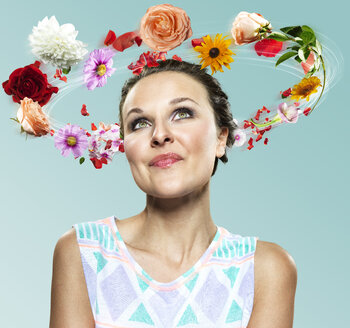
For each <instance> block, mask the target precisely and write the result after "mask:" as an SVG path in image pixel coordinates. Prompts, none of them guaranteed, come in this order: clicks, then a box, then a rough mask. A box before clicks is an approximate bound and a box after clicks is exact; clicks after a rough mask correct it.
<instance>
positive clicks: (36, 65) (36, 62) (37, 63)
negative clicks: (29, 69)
mask: <svg viewBox="0 0 350 328" xmlns="http://www.w3.org/2000/svg"><path fill="white" fill-rule="evenodd" d="M40 64H41V63H40V62H39V61H38V60H36V61H35V63H34V64H33V65H34V66H35V67H37V68H39V67H40Z"/></svg>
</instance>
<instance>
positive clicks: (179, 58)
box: [173, 55, 182, 61]
mask: <svg viewBox="0 0 350 328" xmlns="http://www.w3.org/2000/svg"><path fill="white" fill-rule="evenodd" d="M173 59H175V60H178V61H182V59H181V57H179V56H177V55H174V56H173Z"/></svg>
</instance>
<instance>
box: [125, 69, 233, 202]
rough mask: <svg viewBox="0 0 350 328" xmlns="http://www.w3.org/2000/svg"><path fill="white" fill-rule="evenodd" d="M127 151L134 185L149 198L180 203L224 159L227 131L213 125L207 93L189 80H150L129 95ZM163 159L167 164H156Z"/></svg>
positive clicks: (177, 76)
mask: <svg viewBox="0 0 350 328" xmlns="http://www.w3.org/2000/svg"><path fill="white" fill-rule="evenodd" d="M123 120H124V121H123V122H124V148H125V154H126V157H127V159H128V161H129V164H130V168H131V172H132V175H133V177H134V179H135V182H136V184H137V185H138V186H139V187H140V188H141V189H142V190H143V191H144V192H145V193H147V194H149V195H152V196H154V197H159V198H176V197H181V196H184V195H187V194H189V193H191V192H193V191H195V190H199V188H201V187H203V186H204V185H205V184H206V183H208V181H209V180H210V177H211V174H212V171H213V167H214V160H215V156H217V157H221V156H223V155H224V153H225V145H226V139H227V134H228V129H227V128H224V129H222V130H221V129H219V128H217V126H216V123H215V117H214V111H213V109H212V108H211V106H210V104H209V101H208V98H207V90H206V89H205V87H204V86H203V85H202V84H201V83H200V82H198V81H196V80H195V79H193V78H192V77H190V76H189V75H187V74H185V73H180V72H161V73H155V74H152V75H149V76H147V77H145V78H143V79H141V80H140V81H139V82H137V83H136V85H134V87H133V88H132V89H131V90H130V91H129V93H128V95H127V97H126V99H125V103H124V107H123ZM159 155H165V156H164V158H163V159H160V160H159V158H158V160H157V158H155V157H156V156H159Z"/></svg>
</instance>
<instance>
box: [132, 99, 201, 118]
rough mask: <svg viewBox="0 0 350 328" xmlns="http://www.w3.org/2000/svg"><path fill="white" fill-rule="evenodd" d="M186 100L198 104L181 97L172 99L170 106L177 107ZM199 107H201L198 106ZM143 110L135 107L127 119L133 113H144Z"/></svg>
mask: <svg viewBox="0 0 350 328" xmlns="http://www.w3.org/2000/svg"><path fill="white" fill-rule="evenodd" d="M186 100H189V101H192V102H193V103H195V104H197V105H198V103H197V102H196V101H194V100H193V99H191V98H188V97H179V98H174V99H172V100H171V101H169V105H175V104H178V103H180V102H183V101H186ZM198 106H199V105H198ZM142 112H143V110H142V109H141V108H138V107H135V108H132V109H130V110H129V112H128V113H127V114H126V118H125V119H127V118H128V116H129V115H130V114H132V113H142Z"/></svg>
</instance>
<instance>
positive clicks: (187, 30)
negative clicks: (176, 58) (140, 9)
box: [140, 4, 192, 51]
mask: <svg viewBox="0 0 350 328" xmlns="http://www.w3.org/2000/svg"><path fill="white" fill-rule="evenodd" d="M140 36H141V38H142V40H143V42H145V43H146V44H147V45H148V46H149V47H150V48H151V49H153V50H156V51H168V50H171V49H174V48H176V47H177V46H179V45H180V44H181V43H182V42H183V41H185V40H187V39H188V38H189V37H191V36H192V28H191V21H190V18H189V17H188V16H187V14H186V12H185V11H184V10H183V9H181V8H179V7H174V6H173V5H170V4H163V5H157V6H153V7H150V8H148V9H147V12H146V14H145V15H144V16H143V17H142V19H141V24H140Z"/></svg>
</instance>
